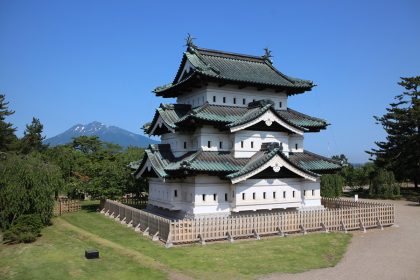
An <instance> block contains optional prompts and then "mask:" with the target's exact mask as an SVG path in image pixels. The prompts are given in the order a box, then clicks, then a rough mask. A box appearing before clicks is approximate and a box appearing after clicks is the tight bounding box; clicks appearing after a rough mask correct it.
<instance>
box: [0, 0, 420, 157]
mask: <svg viewBox="0 0 420 280" xmlns="http://www.w3.org/2000/svg"><path fill="white" fill-rule="evenodd" d="M419 10H420V1H202V2H200V1H87V0H83V1H75V0H72V1H42V0H40V1H35V0H34V1H12V0H10V1H9V0H0V92H1V93H3V94H6V98H7V100H8V101H10V108H12V109H14V110H15V111H16V113H15V114H14V115H13V116H12V117H10V118H9V121H10V122H12V123H14V125H15V126H16V127H17V128H18V135H19V136H21V135H22V134H23V130H24V128H25V124H27V123H29V122H30V121H31V119H32V117H33V116H35V117H38V118H40V120H41V122H42V123H43V124H44V131H45V134H46V135H47V136H48V137H51V136H54V135H56V134H58V133H60V132H62V131H64V130H65V129H67V128H69V127H70V126H72V125H74V124H76V123H82V124H85V123H89V122H91V121H94V120H97V121H101V122H103V123H105V124H109V125H116V126H119V127H122V128H124V129H127V130H130V131H133V132H136V133H141V130H140V127H141V126H142V125H143V123H145V122H148V121H150V120H151V119H152V117H153V114H154V109H155V108H156V107H157V106H158V105H159V103H161V102H171V101H172V100H170V99H169V100H168V99H166V100H165V99H162V98H157V97H155V96H154V95H153V94H152V93H151V91H152V90H153V89H154V88H155V87H156V86H159V85H162V84H165V83H168V82H170V81H172V79H173V77H174V75H175V72H176V70H177V68H178V66H179V62H180V59H181V56H182V52H183V51H184V50H185V46H184V44H185V42H184V38H185V37H186V34H187V33H191V34H193V35H194V37H196V38H197V39H196V40H195V43H196V44H197V45H198V46H201V47H205V48H213V49H220V50H226V51H232V52H241V53H247V54H254V55H262V54H263V48H264V47H269V48H270V49H271V50H272V53H273V55H274V58H273V60H274V64H275V66H276V67H277V68H278V69H279V70H280V71H282V72H284V73H285V74H287V75H291V76H296V77H300V78H303V79H309V80H313V81H314V82H315V83H316V84H317V85H318V86H317V87H316V88H314V89H313V90H312V91H311V92H308V93H306V94H302V95H299V96H292V97H290V99H289V106H290V107H291V108H294V109H296V110H299V111H301V112H304V113H308V114H310V115H313V116H318V117H322V118H324V119H326V120H328V122H329V123H331V126H329V128H328V129H327V130H326V131H323V132H321V133H317V134H311V135H308V136H307V138H306V142H305V146H306V148H307V149H308V150H311V151H314V152H317V153H320V154H323V155H327V156H330V155H333V154H339V153H344V154H346V155H348V157H349V158H350V160H351V161H352V162H364V161H367V159H368V156H367V155H366V154H365V153H364V151H365V150H368V149H370V148H371V147H373V146H374V144H373V143H374V141H376V140H381V139H384V137H385V134H384V132H383V130H382V128H381V127H380V126H378V125H375V122H374V119H373V117H372V116H373V115H382V114H383V113H384V112H385V108H386V106H387V105H388V104H389V103H390V102H392V100H393V97H394V96H395V95H396V94H398V93H400V92H401V88H400V87H399V86H398V85H397V82H398V81H399V77H401V76H415V75H420V51H419V50H420V31H419V30H420V29H419V27H420V17H419V15H418V11H419Z"/></svg>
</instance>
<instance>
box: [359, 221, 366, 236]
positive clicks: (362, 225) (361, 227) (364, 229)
mask: <svg viewBox="0 0 420 280" xmlns="http://www.w3.org/2000/svg"><path fill="white" fill-rule="evenodd" d="M359 225H360V230H361V231H363V233H366V228H365V225H364V224H363V222H362V219H359Z"/></svg>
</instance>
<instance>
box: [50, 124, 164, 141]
mask: <svg viewBox="0 0 420 280" xmlns="http://www.w3.org/2000/svg"><path fill="white" fill-rule="evenodd" d="M82 135H86V136H98V137H99V139H101V140H102V141H106V142H111V143H114V144H118V145H120V146H122V147H128V146H138V147H147V146H148V145H149V144H154V143H158V141H154V140H152V139H149V138H147V137H145V136H142V135H139V134H135V133H133V132H130V131H128V130H125V129H122V128H119V127H116V126H107V125H105V124H103V123H100V122H97V121H94V122H91V123H89V124H76V125H74V126H72V127H71V128H70V129H68V130H66V131H64V132H63V133H60V134H58V135H57V136H54V137H51V138H48V139H45V141H44V143H46V144H49V145H50V146H57V145H62V144H67V143H70V142H71V141H72V138H74V137H79V136H82Z"/></svg>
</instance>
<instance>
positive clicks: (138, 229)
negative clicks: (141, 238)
mask: <svg viewBox="0 0 420 280" xmlns="http://www.w3.org/2000/svg"><path fill="white" fill-rule="evenodd" d="M134 231H136V232H140V223H138V224H137V226H136V227H135V228H134Z"/></svg>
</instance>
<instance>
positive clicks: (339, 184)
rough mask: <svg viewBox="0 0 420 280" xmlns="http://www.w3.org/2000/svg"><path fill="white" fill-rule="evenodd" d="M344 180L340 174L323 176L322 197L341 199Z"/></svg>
mask: <svg viewBox="0 0 420 280" xmlns="http://www.w3.org/2000/svg"><path fill="white" fill-rule="evenodd" d="M343 187H344V179H343V177H341V176H340V175H338V174H325V175H322V176H321V195H322V196H323V197H339V196H340V195H341V194H342V192H343Z"/></svg>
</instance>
